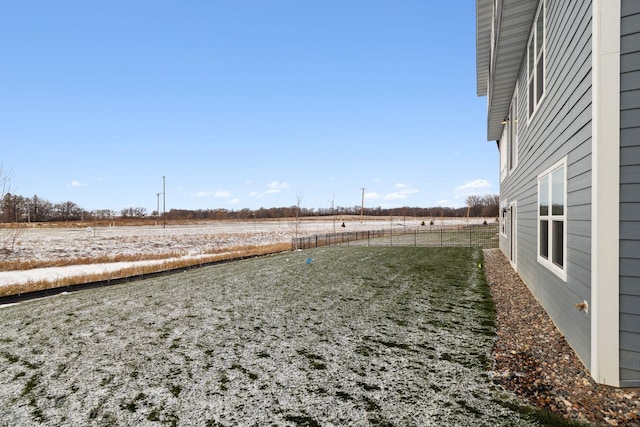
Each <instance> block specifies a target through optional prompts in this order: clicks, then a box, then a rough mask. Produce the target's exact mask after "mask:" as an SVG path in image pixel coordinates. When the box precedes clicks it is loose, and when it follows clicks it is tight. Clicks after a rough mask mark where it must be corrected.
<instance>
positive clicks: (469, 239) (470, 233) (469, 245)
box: [469, 227, 471, 247]
mask: <svg viewBox="0 0 640 427" xmlns="http://www.w3.org/2000/svg"><path fill="white" fill-rule="evenodd" d="M469 247H471V227H469Z"/></svg>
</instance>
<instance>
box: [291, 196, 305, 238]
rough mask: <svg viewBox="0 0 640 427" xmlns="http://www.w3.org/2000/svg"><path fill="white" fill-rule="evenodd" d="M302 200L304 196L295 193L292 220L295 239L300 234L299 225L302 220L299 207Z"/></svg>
mask: <svg viewBox="0 0 640 427" xmlns="http://www.w3.org/2000/svg"><path fill="white" fill-rule="evenodd" d="M303 198H304V195H303V194H302V192H301V191H298V192H297V193H296V205H295V206H294V210H295V213H294V214H295V218H294V219H293V228H294V230H295V235H296V238H297V237H298V236H299V234H300V225H301V223H302V218H301V217H300V205H301V204H302V199H303Z"/></svg>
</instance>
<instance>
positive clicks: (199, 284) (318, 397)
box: [0, 247, 534, 426]
mask: <svg viewBox="0 0 640 427" xmlns="http://www.w3.org/2000/svg"><path fill="white" fill-rule="evenodd" d="M479 257H481V251H479V250H477V249H475V250H474V249H469V248H464V249H463V248H449V249H447V248H445V249H432V248H365V247H359V248H353V247H352V248H347V247H333V248H319V249H313V250H309V251H303V252H291V253H285V254H280V255H274V256H268V257H262V258H259V259H254V260H249V261H242V262H236V263H231V264H225V265H219V266H214V267H207V268H202V269H198V270H193V271H189V272H185V273H181V274H174V275H170V276H164V277H160V278H155V279H148V280H142V281H138V282H132V283H128V284H123V285H118V286H113V287H109V288H101V289H95V290H89V291H83V292H77V293H72V294H69V295H60V296H56V297H50V298H45V299H40V300H36V301H31V302H25V303H21V304H17V305H13V306H9V307H5V308H2V309H0V342H1V343H2V347H1V350H0V420H1V422H0V424H3V423H4V424H3V425H5V424H6V425H40V424H41V425H185V426H186V425H199V426H231V425H283V426H287V425H288V426H296V425H298V426H319V425H322V426H331V425H334V426H337V425H357V426H367V425H385V426H387V425H389V426H390V425H398V426H400V425H403V426H405V425H412V426H413V425H415V426H418V425H420V426H428V425H473V426H475V425H519V426H522V425H525V426H526V425H534V424H533V423H531V422H530V421H528V420H526V419H522V416H521V415H520V414H519V413H518V412H516V411H514V408H516V407H517V405H516V404H514V401H513V400H511V398H509V397H507V396H505V395H504V394H502V393H500V392H499V391H498V390H497V389H496V388H495V387H494V386H493V385H492V383H491V379H490V375H489V373H488V372H487V369H488V363H489V354H490V351H491V345H492V343H493V337H494V332H493V311H492V310H491V305H490V303H488V301H489V298H490V297H489V294H488V289H487V287H486V285H485V284H484V282H483V280H482V279H481V277H482V276H481V274H480V272H481V270H480V269H479V268H478V262H479V260H480V258H479ZM308 259H312V261H313V262H307V260H308Z"/></svg>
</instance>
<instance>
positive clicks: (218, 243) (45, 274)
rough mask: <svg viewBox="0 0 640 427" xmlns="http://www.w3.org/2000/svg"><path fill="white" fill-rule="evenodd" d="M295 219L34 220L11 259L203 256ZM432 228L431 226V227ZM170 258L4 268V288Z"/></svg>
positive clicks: (266, 238) (0, 282) (271, 237)
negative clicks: (72, 223)
mask: <svg viewBox="0 0 640 427" xmlns="http://www.w3.org/2000/svg"><path fill="white" fill-rule="evenodd" d="M430 220H431V218H424V219H423V218H420V219H416V218H410V219H406V220H405V219H404V218H403V217H395V218H394V219H393V220H390V219H389V218H381V219H378V220H371V219H367V220H365V221H362V222H360V220H359V218H349V219H348V220H346V221H344V223H345V227H341V224H342V222H343V221H342V220H341V219H339V218H338V217H336V220H335V222H334V220H333V219H332V218H321V219H308V218H305V219H304V220H302V221H300V222H299V224H298V227H297V235H298V236H308V235H314V234H328V233H333V232H334V230H335V232H338V233H340V232H348V231H363V230H379V229H386V228H389V227H393V228H403V227H413V228H415V227H420V226H421V225H420V224H421V223H422V221H425V222H426V223H427V224H428V223H429V221H430ZM433 221H434V227H444V226H447V227H448V226H454V225H467V224H480V223H482V221H484V219H482V218H472V219H449V218H446V219H433ZM295 225H296V224H295V222H294V221H293V220H291V219H289V220H285V219H282V220H268V221H265V220H259V221H210V222H207V223H205V224H202V225H181V226H172V225H169V226H167V227H166V228H162V227H161V226H157V227H154V226H137V227H135V226H133V227H131V226H130V227H76V228H38V227H37V225H36V224H34V225H33V226H32V227H30V228H26V229H25V230H24V232H23V233H22V234H21V235H20V239H19V241H18V242H17V244H16V246H15V248H14V252H13V253H12V254H11V256H10V257H9V258H8V260H26V259H28V260H59V259H74V258H93V257H104V256H118V255H132V256H133V255H141V256H144V255H157V254H172V255H176V256H175V257H174V258H172V259H180V258H185V257H200V256H202V255H203V254H206V253H208V252H209V253H210V252H211V251H220V250H225V249H229V250H232V249H233V248H238V247H241V246H246V245H258V246H260V245H269V244H277V243H288V242H290V241H291V239H292V238H294V237H295V236H296V227H295ZM427 226H428V225H427ZM166 261H167V259H163V260H153V261H136V262H112V263H105V264H92V265H72V266H66V267H50V268H37V269H31V270H23V271H4V272H0V286H6V285H14V284H24V283H28V282H35V281H42V280H50V281H54V280H57V279H61V278H65V277H73V276H80V275H91V274H100V273H107V272H116V271H119V270H123V269H126V268H130V267H137V266H146V265H153V264H161V263H163V262H166Z"/></svg>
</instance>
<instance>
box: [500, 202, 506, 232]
mask: <svg viewBox="0 0 640 427" xmlns="http://www.w3.org/2000/svg"><path fill="white" fill-rule="evenodd" d="M500 234H502V235H503V236H504V237H507V202H503V203H502V204H501V205H500Z"/></svg>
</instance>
